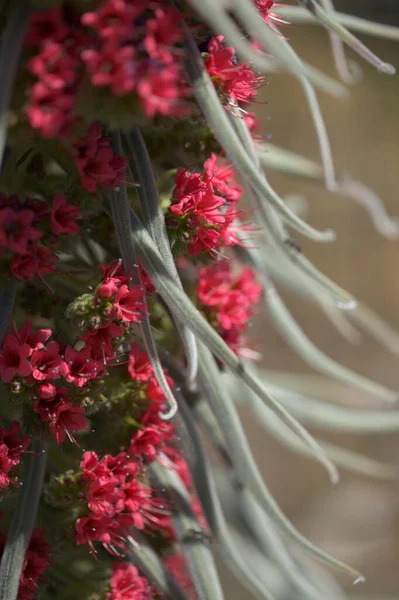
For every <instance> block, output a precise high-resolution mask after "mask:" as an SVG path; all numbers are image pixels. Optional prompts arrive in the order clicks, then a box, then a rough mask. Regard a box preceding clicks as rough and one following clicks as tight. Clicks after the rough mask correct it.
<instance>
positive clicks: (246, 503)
mask: <svg viewBox="0 0 399 600" xmlns="http://www.w3.org/2000/svg"><path fill="white" fill-rule="evenodd" d="M233 493H234V492H233ZM236 493H237V492H236ZM237 496H238V499H239V502H240V506H241V510H242V514H243V516H244V519H245V521H246V523H247V525H248V527H249V529H250V531H251V533H252V535H253V536H254V538H255V539H256V540H257V541H258V543H259V546H260V548H261V549H262V550H263V552H264V553H265V554H267V555H271V556H272V557H273V559H274V560H275V562H276V563H277V565H278V566H279V567H280V568H281V570H282V572H283V573H284V575H285V577H287V579H288V580H289V581H291V583H292V584H293V586H294V587H295V588H296V589H297V590H298V591H299V592H301V594H303V595H304V597H305V598H311V599H313V600H320V598H321V597H323V598H325V599H326V600H327V599H328V598H329V599H330V600H333V598H332V597H331V596H330V595H329V594H328V592H327V590H319V589H317V588H316V587H315V586H314V585H313V582H312V581H311V580H309V579H308V578H307V576H306V574H304V573H302V572H301V570H300V569H299V568H298V566H297V565H296V564H295V561H294V559H293V558H292V556H291V554H290V552H289V551H288V549H287V548H286V546H285V543H284V541H283V540H282V538H281V536H280V535H279V532H278V531H277V529H276V527H275V524H274V523H273V521H272V519H271V518H270V517H269V516H268V515H267V514H266V513H265V511H263V510H262V508H261V507H260V506H259V504H258V503H257V502H256V500H255V498H254V497H253V495H252V494H251V492H250V491H249V490H248V489H246V488H242V489H241V490H240V491H239V493H238V494H237ZM334 600H335V598H334Z"/></svg>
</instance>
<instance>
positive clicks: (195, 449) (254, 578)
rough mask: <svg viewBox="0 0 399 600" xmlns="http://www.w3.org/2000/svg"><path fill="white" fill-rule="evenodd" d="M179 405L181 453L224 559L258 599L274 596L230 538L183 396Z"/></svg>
mask: <svg viewBox="0 0 399 600" xmlns="http://www.w3.org/2000/svg"><path fill="white" fill-rule="evenodd" d="M180 406H181V410H180V411H179V415H178V428H179V434H180V438H181V442H182V446H183V450H184V455H185V458H186V460H187V464H188V466H189V469H190V472H191V475H192V477H193V481H194V485H195V487H196V490H197V494H198V498H199V500H200V503H201V506H202V509H203V511H204V515H205V518H206V520H207V522H208V524H209V526H210V528H211V530H212V532H213V534H214V536H215V538H216V540H217V542H218V543H219V545H220V549H221V553H222V556H223V560H224V562H225V564H226V566H227V567H228V568H229V569H231V571H232V573H233V575H234V576H235V577H238V578H239V580H240V582H241V583H242V584H243V585H244V586H245V587H246V588H247V589H248V590H249V591H250V592H251V593H253V594H254V595H255V597H256V598H258V600H274V598H273V595H272V594H271V592H270V590H269V589H268V586H267V584H266V583H265V582H264V581H262V580H260V579H259V576H258V574H257V573H256V571H254V570H253V569H252V568H251V566H250V565H248V564H247V563H246V561H245V559H244V557H243V554H242V552H241V547H240V546H236V545H235V543H234V541H233V540H232V538H231V535H230V532H229V528H228V526H227V523H226V519H225V517H224V514H223V509H222V505H221V503H220V499H219V496H218V493H217V490H216V486H215V482H214V480H213V477H212V473H211V470H210V468H209V465H208V461H207V457H206V454H205V452H204V450H203V447H202V442H201V438H200V435H199V432H198V429H197V426H196V424H195V421H194V419H193V416H192V414H191V411H190V410H189V408H188V407H187V405H186V404H185V402H184V399H181V401H180Z"/></svg>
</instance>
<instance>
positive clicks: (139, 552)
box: [126, 530, 187, 600]
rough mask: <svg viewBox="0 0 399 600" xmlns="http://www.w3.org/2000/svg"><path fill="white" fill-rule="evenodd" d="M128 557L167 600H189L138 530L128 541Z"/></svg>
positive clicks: (128, 537) (129, 536)
mask: <svg viewBox="0 0 399 600" xmlns="http://www.w3.org/2000/svg"><path fill="white" fill-rule="evenodd" d="M126 547H127V555H128V557H129V559H130V560H131V562H132V563H133V564H134V565H135V566H136V567H137V568H138V569H139V570H140V571H141V573H142V574H143V575H144V576H145V577H146V578H147V579H148V581H149V582H150V583H151V584H152V585H154V586H155V587H156V589H157V590H158V592H159V593H160V594H161V595H162V597H163V598H165V599H166V600H187V596H186V595H185V593H184V591H183V590H182V588H181V587H180V586H179V584H178V583H177V582H176V581H175V579H174V578H173V576H172V575H171V573H170V572H169V571H168V570H167V569H166V568H165V567H164V566H163V564H162V562H161V560H160V558H159V556H158V555H157V553H156V552H155V551H154V550H153V548H152V547H151V546H150V545H149V543H148V542H147V540H146V539H145V537H144V536H143V535H142V534H140V533H139V532H138V531H137V530H135V531H134V536H133V535H128V536H127V539H126Z"/></svg>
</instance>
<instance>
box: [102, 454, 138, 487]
mask: <svg viewBox="0 0 399 600" xmlns="http://www.w3.org/2000/svg"><path fill="white" fill-rule="evenodd" d="M103 460H104V462H105V463H106V465H107V467H108V469H109V470H110V471H111V472H112V475H113V476H114V477H117V479H118V481H119V483H120V485H124V484H125V482H126V478H127V477H133V476H135V475H137V471H138V468H139V467H138V465H137V463H135V462H134V461H132V460H130V456H128V455H127V454H126V452H119V454H117V455H116V456H112V455H111V454H106V455H105V456H104V458H103Z"/></svg>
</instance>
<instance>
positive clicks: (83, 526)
mask: <svg viewBox="0 0 399 600" xmlns="http://www.w3.org/2000/svg"><path fill="white" fill-rule="evenodd" d="M117 529H118V523H117V522H116V521H115V520H114V519H111V518H110V517H102V516H100V515H94V514H92V515H91V516H90V517H81V518H80V519H77V521H76V523H75V531H76V544H77V545H78V546H81V545H83V544H87V545H88V546H89V549H90V552H91V553H92V554H93V556H95V552H96V551H95V548H94V545H93V542H95V541H99V542H101V543H102V544H103V545H104V547H105V548H108V547H109V545H110V544H113V545H119V546H120V545H121V543H120V541H119V536H118V535H117V534H116V532H115V530H117Z"/></svg>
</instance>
